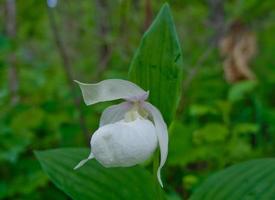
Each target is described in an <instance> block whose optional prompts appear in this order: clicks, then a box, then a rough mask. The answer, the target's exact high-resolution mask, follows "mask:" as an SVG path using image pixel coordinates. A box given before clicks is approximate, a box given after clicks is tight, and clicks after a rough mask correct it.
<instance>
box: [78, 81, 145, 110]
mask: <svg viewBox="0 0 275 200" xmlns="http://www.w3.org/2000/svg"><path fill="white" fill-rule="evenodd" d="M75 82H77V83H78V84H79V86H80V89H81V91H82V95H83V98H84V102H85V103H86V105H91V104H95V103H98V102H103V101H112V100H116V99H126V100H130V101H136V100H145V99H146V98H147V97H148V92H145V91H144V90H143V89H141V88H140V87H139V86H137V85H136V84H134V83H132V82H130V81H126V80H121V79H108V80H104V81H101V82H98V83H95V84H87V83H81V82H79V81H75Z"/></svg>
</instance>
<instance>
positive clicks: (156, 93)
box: [129, 4, 182, 123]
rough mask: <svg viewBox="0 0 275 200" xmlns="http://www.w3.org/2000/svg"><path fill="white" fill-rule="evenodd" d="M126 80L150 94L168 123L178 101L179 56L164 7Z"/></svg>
mask: <svg viewBox="0 0 275 200" xmlns="http://www.w3.org/2000/svg"><path fill="white" fill-rule="evenodd" d="M129 76H130V80H131V81H133V82H135V83H137V84H138V85H139V86H141V87H142V88H143V89H145V90H149V91H150V102H151V103H152V104H154V105H155V106H156V107H158V108H159V109H160V111H161V113H162V114H163V115H164V119H165V121H166V122H167V123H170V122H171V120H172V118H173V116H174V114H175V111H176V108H177V104H178V102H179V99H180V90H181V80H182V55H181V48H180V45H179V41H178V37H177V33H176V29H175V25H174V22H173V19H172V16H171V13H170V9H169V6H168V4H165V5H164V6H163V7H162V8H161V10H160V12H159V14H158V15H157V17H156V19H155V20H154V22H153V23H152V25H151V26H150V28H149V29H148V31H147V32H146V33H145V34H144V36H143V38H142V40H141V43H140V46H139V48H138V50H137V51H136V54H135V56H134V58H133V60H132V63H131V66H130V71H129Z"/></svg>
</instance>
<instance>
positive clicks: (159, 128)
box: [144, 102, 168, 187]
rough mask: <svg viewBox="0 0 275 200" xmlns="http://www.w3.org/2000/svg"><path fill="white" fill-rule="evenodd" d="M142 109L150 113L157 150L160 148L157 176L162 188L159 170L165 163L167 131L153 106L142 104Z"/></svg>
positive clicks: (159, 114)
mask: <svg viewBox="0 0 275 200" xmlns="http://www.w3.org/2000/svg"><path fill="white" fill-rule="evenodd" d="M144 108H145V109H146V110H147V111H148V112H150V114H151V116H152V117H153V121H154V124H155V127H156V134H157V138H158V142H159V148H160V165H159V168H158V172H157V176H158V181H159V183H160V185H161V187H163V184H162V181H161V174H160V170H161V168H162V167H163V166H164V164H165V162H166V158H167V154H168V130H167V126H166V123H165V122H164V120H163V118H162V115H161V113H160V112H159V110H158V109H157V108H156V107H155V106H153V105H152V104H150V103H148V102H144Z"/></svg>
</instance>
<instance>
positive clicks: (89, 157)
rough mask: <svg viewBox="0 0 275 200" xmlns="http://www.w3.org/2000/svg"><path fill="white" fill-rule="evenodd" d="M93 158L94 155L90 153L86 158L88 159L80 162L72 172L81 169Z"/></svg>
mask: <svg viewBox="0 0 275 200" xmlns="http://www.w3.org/2000/svg"><path fill="white" fill-rule="evenodd" d="M94 157H95V156H94V154H93V153H92V152H91V153H90V155H89V156H88V158H86V159H84V160H81V161H80V162H79V163H78V164H77V165H76V166H75V167H74V170H76V169H78V168H80V167H82V166H83V165H84V164H85V163H86V162H88V161H89V160H91V159H93V158H94Z"/></svg>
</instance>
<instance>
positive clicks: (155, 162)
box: [153, 151, 162, 200]
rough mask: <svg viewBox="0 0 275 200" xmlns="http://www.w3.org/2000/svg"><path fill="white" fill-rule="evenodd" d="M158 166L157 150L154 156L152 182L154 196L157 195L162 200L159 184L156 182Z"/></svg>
mask: <svg viewBox="0 0 275 200" xmlns="http://www.w3.org/2000/svg"><path fill="white" fill-rule="evenodd" d="M158 167H159V151H157V152H156V153H155V157H154V162H153V178H154V183H155V190H156V196H157V198H158V200H162V196H161V188H160V184H159V182H158V177H157V172H158Z"/></svg>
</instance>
